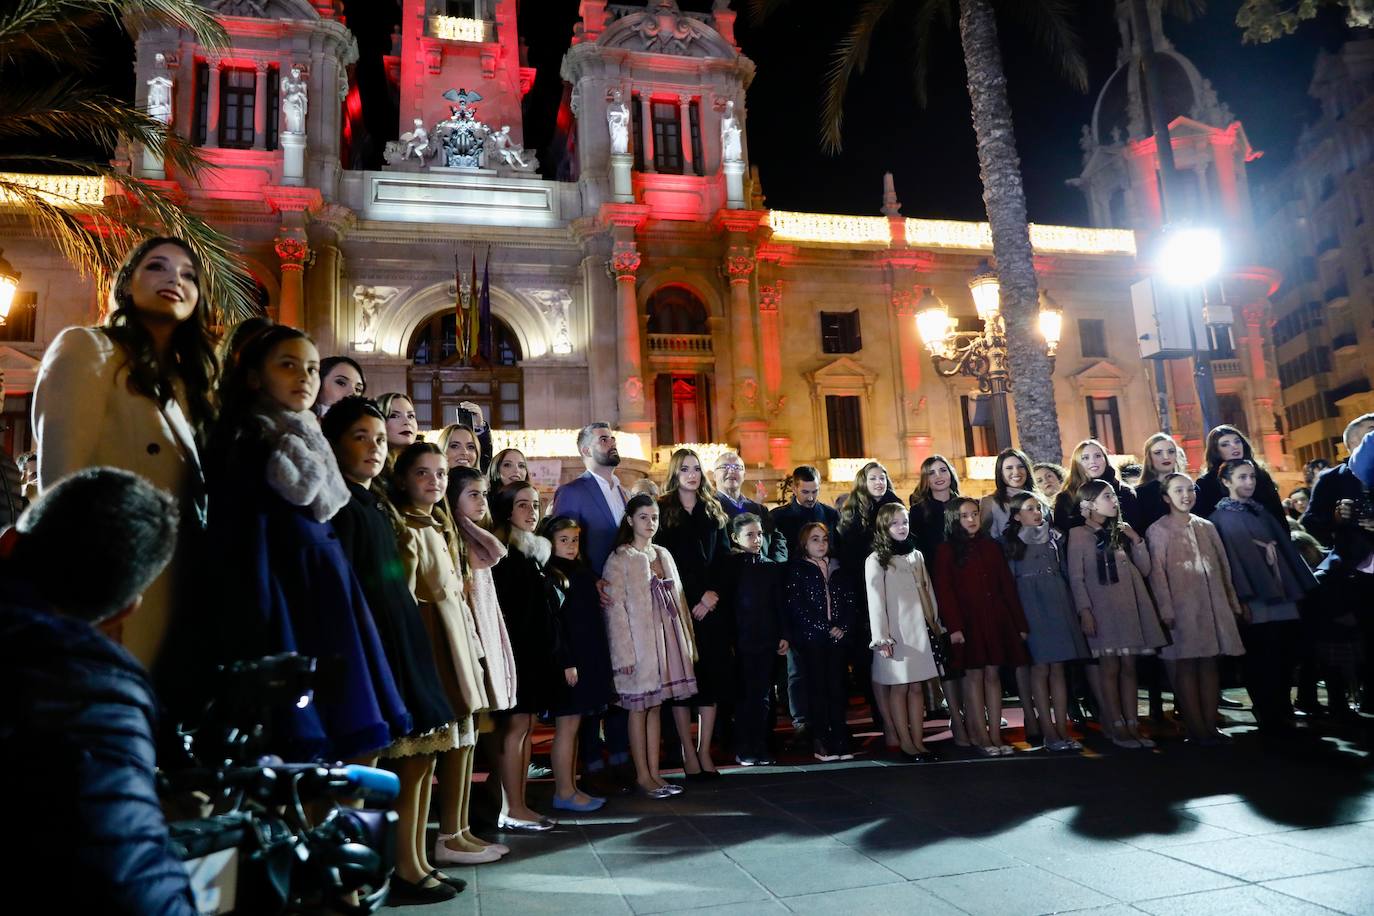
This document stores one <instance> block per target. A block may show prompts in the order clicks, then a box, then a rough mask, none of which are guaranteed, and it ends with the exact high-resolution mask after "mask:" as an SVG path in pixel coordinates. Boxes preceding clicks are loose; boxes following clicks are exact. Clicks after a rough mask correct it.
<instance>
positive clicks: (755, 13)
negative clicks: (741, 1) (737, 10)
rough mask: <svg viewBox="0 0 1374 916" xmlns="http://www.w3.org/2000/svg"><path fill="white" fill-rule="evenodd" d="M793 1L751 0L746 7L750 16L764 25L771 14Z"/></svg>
mask: <svg viewBox="0 0 1374 916" xmlns="http://www.w3.org/2000/svg"><path fill="white" fill-rule="evenodd" d="M791 2H792V0H749V6H748V7H747V8H746V9H747V10H748V12H749V18H750V19H752V20H754V22H756V23H759V24H760V25H762V24H763V23H764V22H766V21H767V20H768V17H769V16H771V15H773V14H774V13H775V12H777V11H778V10H780V9H782V8H783V7H784V6H786V5H787V4H789V3H791Z"/></svg>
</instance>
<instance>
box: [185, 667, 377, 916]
mask: <svg viewBox="0 0 1374 916" xmlns="http://www.w3.org/2000/svg"><path fill="white" fill-rule="evenodd" d="M315 680H316V664H315V660H314V659H312V658H308V657H305V656H300V655H295V654H285V655H274V656H270V657H267V658H261V659H256V660H252V661H241V662H236V663H234V664H232V665H228V666H225V667H223V668H221V669H220V672H219V679H218V683H217V684H216V690H215V691H214V694H213V695H214V696H215V698H216V699H215V700H214V701H212V702H211V704H210V706H209V707H208V708H207V710H206V712H205V715H204V716H203V717H202V720H201V721H200V722H199V723H197V724H196V725H195V727H194V728H193V729H188V728H186V727H185V726H181V727H179V728H178V730H177V735H178V738H179V747H178V748H176V749H175V750H174V753H173V754H172V755H171V756H172V757H174V758H176V759H169V760H168V761H167V762H166V763H165V764H164V767H163V769H162V772H161V773H160V775H159V779H160V790H161V791H162V793H163V795H164V797H167V796H175V795H182V794H190V793H195V794H196V797H197V798H200V799H208V804H209V806H210V814H209V816H207V817H202V818H196V819H193V820H186V821H175V822H173V823H171V824H170V825H169V827H170V831H171V838H172V844H173V846H174V848H175V849H176V851H177V853H178V854H179V855H180V857H181V859H182V861H183V862H184V863H185V864H186V869H187V872H188V874H189V875H190V877H191V884H192V890H193V891H194V892H195V894H196V904H197V907H198V909H199V910H200V912H202V913H217V914H218V913H242V914H253V916H267V914H276V913H297V912H303V911H304V910H307V909H314V908H318V907H325V906H327V907H330V908H332V909H334V910H337V911H339V912H343V913H349V914H367V913H373V912H376V910H377V909H379V908H380V907H381V906H382V904H383V903H385V902H386V897H387V892H388V891H389V889H390V885H389V878H390V875H391V872H392V869H393V868H394V866H395V861H396V821H397V817H396V813H395V812H394V811H391V810H389V809H386V808H380V809H372V808H353V807H348V806H341V805H340V804H339V802H347V801H361V802H363V803H376V804H382V805H385V804H387V803H389V802H391V801H392V800H394V799H395V798H396V796H397V795H398V794H399V793H400V782H399V780H397V778H396V776H395V775H394V774H393V773H390V772H388V771H386V770H380V769H376V768H374V767H364V766H344V765H339V764H332V765H331V764H323V763H285V762H283V761H282V760H281V758H279V757H275V756H269V755H266V753H265V752H266V749H268V748H270V747H271V746H272V738H273V726H274V722H275V720H276V718H277V716H278V713H277V712H275V711H276V710H281V709H283V708H284V707H285V706H287V705H291V704H295V705H301V706H304V705H306V704H308V703H310V702H313V687H314V683H315ZM307 812H309V813H307ZM321 812H323V813H321ZM312 815H313V816H312Z"/></svg>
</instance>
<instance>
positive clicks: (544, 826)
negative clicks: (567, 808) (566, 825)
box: [496, 815, 558, 833]
mask: <svg viewBox="0 0 1374 916" xmlns="http://www.w3.org/2000/svg"><path fill="white" fill-rule="evenodd" d="M556 826H558V821H556V820H554V819H553V818H549V817H541V818H540V819H539V820H537V821H522V820H520V818H518V817H505V816H504V815H503V816H501V817H498V818H497V819H496V829H497V830H518V831H520V832H522V833H544V832H545V831H547V830H552V829H553V828H554V827H556Z"/></svg>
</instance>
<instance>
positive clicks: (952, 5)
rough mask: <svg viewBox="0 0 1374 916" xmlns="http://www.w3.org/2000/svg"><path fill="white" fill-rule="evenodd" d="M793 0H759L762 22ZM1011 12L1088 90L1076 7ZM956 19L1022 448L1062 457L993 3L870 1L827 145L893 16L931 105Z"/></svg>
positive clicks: (840, 63) (1045, 5)
mask: <svg viewBox="0 0 1374 916" xmlns="http://www.w3.org/2000/svg"><path fill="white" fill-rule="evenodd" d="M787 2H788V0H753V13H754V15H755V16H756V17H758V18H759V19H760V20H762V19H764V18H766V17H767V16H768V14H769V13H771V12H772V11H773V10H775V9H777V8H778V7H780V6H782V5H783V4H785V3H787ZM1006 7H1007V9H1008V11H1009V12H1014V13H1016V14H1017V15H1019V16H1020V17H1021V18H1022V19H1023V20H1025V22H1026V23H1027V25H1028V26H1030V27H1031V29H1032V31H1033V32H1034V34H1035V37H1036V39H1037V42H1038V43H1039V44H1040V45H1041V46H1042V47H1044V49H1045V50H1046V51H1047V52H1049V54H1050V56H1051V60H1052V61H1053V62H1054V63H1055V65H1056V66H1057V67H1058V69H1059V70H1060V71H1061V72H1062V73H1063V74H1064V76H1065V77H1067V78H1068V80H1069V81H1070V83H1071V84H1072V85H1073V86H1074V87H1075V88H1077V89H1079V90H1080V91H1086V90H1087V86H1088V74H1087V67H1086V65H1085V64H1084V62H1083V58H1082V56H1081V55H1080V54H1079V52H1078V48H1077V42H1076V40H1075V38H1074V35H1073V33H1072V31H1071V30H1070V29H1069V27H1068V25H1067V23H1066V15H1067V12H1068V10H1069V9H1070V7H1071V4H1070V3H1069V2H1068V0H1007V3H1006ZM956 12H957V14H958V27H959V39H960V42H961V43H962V45H963V51H964V64H965V67H966V69H967V71H968V91H969V98H970V100H971V102H972V108H973V131H974V135H975V137H976V139H977V146H978V165H979V170H980V172H981V175H982V182H983V203H984V205H985V206H986V208H987V216H988V223H989V224H990V225H991V227H992V251H993V254H994V256H995V257H996V258H997V276H998V280H999V281H1000V283H1001V297H1002V298H1001V301H1002V310H1003V313H1004V315H1005V317H1006V322H1007V341H1008V356H1009V359H1010V362H1011V374H1012V377H1013V378H1014V379H1015V383H1016V384H1015V386H1014V387H1013V388H1012V399H1013V402H1014V403H1015V405H1016V430H1017V433H1018V436H1019V438H1020V442H1021V447H1022V448H1023V449H1025V451H1026V452H1027V453H1029V454H1030V455H1032V456H1034V458H1035V460H1037V461H1054V462H1058V461H1060V460H1062V457H1063V446H1062V445H1061V442H1060V434H1059V414H1058V411H1057V410H1056V409H1055V403H1054V385H1053V383H1052V380H1051V373H1050V361H1049V357H1048V356H1047V355H1046V353H1045V348H1044V345H1043V343H1042V342H1041V340H1040V336H1039V334H1038V332H1037V330H1036V327H1037V323H1036V322H1037V312H1038V311H1039V307H1040V306H1039V292H1038V290H1037V286H1036V280H1035V266H1034V263H1033V261H1032V257H1031V254H1032V252H1031V242H1030V226H1029V224H1028V223H1027V221H1026V193H1025V189H1024V188H1023V186H1022V183H1021V162H1020V159H1019V158H1018V157H1017V155H1016V138H1015V136H1014V134H1013V132H1012V121H1011V104H1010V102H1009V101H1008V100H1007V77H1006V74H1005V73H1004V72H1003V70H1002V51H1001V46H1000V45H999V43H998V37H997V20H996V18H995V15H994V10H993V3H992V0H915V2H911V0H865V2H864V4H863V5H862V6H861V7H860V8H859V12H858V15H857V17H856V18H855V20H854V23H853V25H852V26H850V29H849V32H848V34H847V35H846V36H845V37H844V39H843V40H841V42H840V44H839V46H838V48H837V49H836V51H835V56H834V60H833V63H832V66H831V68H830V73H829V75H828V78H827V82H826V89H825V99H824V104H823V106H822V142H823V145H824V146H825V147H826V148H827V149H828V150H829V151H832V152H833V151H837V150H838V149H839V148H840V131H841V126H842V123H843V117H842V116H843V108H844V98H845V94H846V93H847V91H848V89H849V82H850V79H851V78H852V77H853V76H854V75H855V74H858V73H862V72H863V69H864V67H865V65H866V64H867V62H868V57H869V51H870V48H871V46H872V41H873V36H874V34H875V33H876V31H877V28H878V25H879V23H881V22H882V21H883V19H884V18H886V17H887V16H888V15H889V14H892V15H894V16H902V17H905V18H907V19H909V20H910V24H911V25H912V26H913V27H914V30H915V34H916V54H915V57H914V58H913V67H914V69H915V74H914V75H915V77H916V93H917V98H918V101H920V102H921V103H922V104H924V103H925V75H926V68H927V66H928V62H929V58H930V50H931V47H932V42H933V41H934V35H935V27H936V25H937V24H943V25H945V26H950V25H952V24H953V22H954V19H955V13H956Z"/></svg>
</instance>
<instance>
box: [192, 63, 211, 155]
mask: <svg viewBox="0 0 1374 916" xmlns="http://www.w3.org/2000/svg"><path fill="white" fill-rule="evenodd" d="M195 91H196V105H195V114H194V117H193V118H192V120H193V123H192V124H191V136H192V137H194V138H195V142H196V145H197V146H204V145H205V141H206V139H207V138H206V133H205V131H206V125H207V124H208V123H209V122H210V67H209V65H208V64H206V63H205V61H203V60H198V61H196V90H195Z"/></svg>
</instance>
